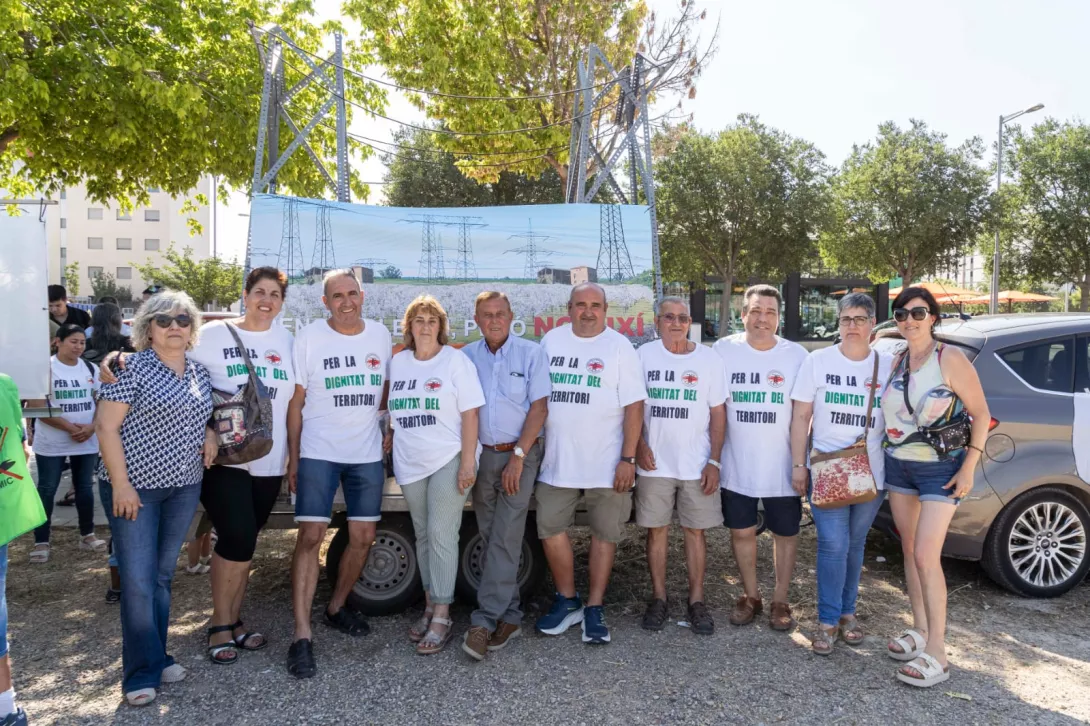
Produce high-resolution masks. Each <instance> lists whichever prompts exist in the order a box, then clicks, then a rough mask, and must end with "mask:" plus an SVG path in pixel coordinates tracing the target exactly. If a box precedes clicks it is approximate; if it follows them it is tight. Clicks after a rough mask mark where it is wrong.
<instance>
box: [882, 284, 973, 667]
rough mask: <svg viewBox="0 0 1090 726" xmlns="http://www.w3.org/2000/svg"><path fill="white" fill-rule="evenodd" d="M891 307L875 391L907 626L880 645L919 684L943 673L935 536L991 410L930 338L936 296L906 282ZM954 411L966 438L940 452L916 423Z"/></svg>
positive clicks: (965, 372) (968, 481)
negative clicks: (884, 363)
mask: <svg viewBox="0 0 1090 726" xmlns="http://www.w3.org/2000/svg"><path fill="white" fill-rule="evenodd" d="M892 307H893V318H894V320H895V321H896V323H897V329H898V331H899V332H900V333H901V336H902V337H903V338H904V339H905V342H906V343H907V344H908V346H907V349H906V350H905V351H904V352H903V353H901V354H900V355H899V356H898V357H897V358H896V360H895V361H894V365H893V370H892V372H891V374H890V377H889V380H888V381H887V382H886V385H885V388H884V389H883V391H882V413H883V414H884V416H885V426H886V437H885V447H886V462H885V466H886V489H887V490H888V491H889V493H890V494H889V499H890V508H891V509H892V510H893V520H894V522H895V523H896V525H897V531H898V532H899V533H900V535H901V549H902V550H903V552H904V564H905V582H906V584H907V587H908V598H909V600H910V602H911V603H912V627H911V628H909V629H907V630H905V631H904V632H902V633H901V634H900V635H899V636H897V637H896V638H894V639H893V640H891V641H890V642H889V646H888V648H889V656H890V657H891V658H893V659H894V660H899V661H908V662H907V663H906V664H905V665H904V666H902V667H901V668H900V669H899V670H898V671H897V679H898V680H900V681H902V682H904V683H907V684H909V685H911V686H917V687H922V688H929V687H931V686H933V685H936V684H938V683H942V682H943V681H945V680H947V679H948V678H949V677H950V667H949V665H947V661H946V577H945V576H944V575H943V572H942V563H941V560H940V558H941V556H942V546H943V542H944V541H945V540H946V530H947V529H948V528H949V526H950V520H951V519H952V518H953V516H954V511H955V508H956V507H957V504H958V502H959V501H961V499H962V498H963V497H965V496H966V495H967V494H968V493H969V492H970V491H971V490H972V488H973V472H974V470H975V469H976V465H977V462H979V461H980V457H981V454H982V453H983V451H984V444H985V442H986V440H987V438H988V426H989V423H990V421H991V414H990V413H989V411H988V402H987V401H986V400H985V399H984V391H983V389H982V388H981V386H980V379H979V377H978V376H977V373H976V369H975V368H974V367H973V364H972V363H971V362H970V361H969V359H968V358H966V357H965V354H964V353H962V352H961V350H959V349H958V348H957V347H955V346H952V345H951V346H946V345H943V344H942V343H940V342H938V341H937V340H936V339H935V336H934V327H935V324H936V323H937V322H938V321H939V304H938V303H937V302H936V301H935V298H934V296H933V295H932V294H931V293H930V292H928V291H927V290H925V289H924V288H920V287H906V288H905V289H904V290H902V291H901V294H899V295H898V296H897V298H896V299H895V300H894V301H893V306H892ZM963 412H966V413H968V415H969V416H970V417H971V419H972V429H971V435H970V437H969V442H968V444H967V445H965V446H964V447H961V448H958V449H956V450H953V451H949V452H945V453H940V451H939V450H937V449H936V448H934V447H933V446H932V443H931V441H932V440H933V438H929V437H927V436H925V433H926V430H927V429H931V428H932V427H935V426H940V425H943V424H947V423H950V422H954V423H956V422H958V421H960V419H961V417H962V416H963ZM940 448H944V447H942V446H940Z"/></svg>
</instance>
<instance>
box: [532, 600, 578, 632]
mask: <svg viewBox="0 0 1090 726" xmlns="http://www.w3.org/2000/svg"><path fill="white" fill-rule="evenodd" d="M581 622H583V601H582V600H580V599H579V595H578V593H577V594H576V595H575V597H564V596H563V595H561V594H560V593H559V592H558V593H556V599H554V600H553V606H552V608H550V609H549V612H548V613H546V614H545V615H543V616H541V617H540V618H538V619H537V624H536V626H535V627H536V628H537V630H538V632H540V633H544V634H545V635H560V634H561V633H563V632H564V631H565V630H567V629H568V628H570V627H571V626H573V625H575V624H576V623H581Z"/></svg>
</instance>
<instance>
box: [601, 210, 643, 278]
mask: <svg viewBox="0 0 1090 726" xmlns="http://www.w3.org/2000/svg"><path fill="white" fill-rule="evenodd" d="M599 209H600V210H601V213H600V217H601V229H602V233H601V234H602V241H601V244H600V246H599V247H598V262H597V263H596V264H595V269H597V271H598V279H599V280H602V281H607V282H620V281H621V280H631V279H632V278H633V277H635V276H636V273H635V270H634V269H633V267H632V258H631V256H629V254H628V245H627V244H625V241H624V224H623V223H622V222H621V205H619V204H603V205H601V206H600V207H599ZM603 261H604V262H605V264H603Z"/></svg>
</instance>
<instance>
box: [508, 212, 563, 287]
mask: <svg viewBox="0 0 1090 726" xmlns="http://www.w3.org/2000/svg"><path fill="white" fill-rule="evenodd" d="M507 239H519V240H526V244H524V245H523V246H522V247H516V248H515V249H513V250H507V251H506V252H504V254H507V252H514V253H515V254H518V255H525V256H526V262H525V264H524V265H523V266H522V276H523V277H525V278H528V279H530V280H536V279H537V272H538V269H539V268H540V267H541V265H544V264H547V263H549V262H550V261H551V260H549V259H548V257H549V252H548V251H546V250H542V249H539V248H538V244H539V243H541V242H544V241H545V240H547V239H552V237H550V236H549V235H547V234H539V233H537V232H534V220H532V219H530V220H527V231H525V232H523V233H522V234H513V235H511V236H510V237H508V238H507Z"/></svg>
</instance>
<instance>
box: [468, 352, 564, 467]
mask: <svg viewBox="0 0 1090 726" xmlns="http://www.w3.org/2000/svg"><path fill="white" fill-rule="evenodd" d="M462 352H464V353H465V354H466V355H467V356H469V359H470V360H471V361H473V365H474V366H476V367H477V377H478V378H480V380H481V388H483V389H484V400H485V403H484V406H482V407H481V408H480V409H479V410H480V426H479V430H480V435H479V436H480V440H481V443H482V444H485V445H486V446H497V445H499V444H510V443H512V442H514V441H518V439H519V436H521V435H522V426H523V424H524V423H525V422H526V414H527V412H528V411H529V410H530V404H531V403H533V402H534V401H536V400H538V399H539V398H548V397H549V394H550V393H551V392H552V390H553V384H552V381H551V380H550V379H549V361H548V359H547V358H546V357H545V349H544V348H542V347H541V346H540V345H538V344H537V343H534V342H532V341H529V340H525V339H523V338H520V337H518V336H517V335H508V336H507V340H506V341H504V344H503V345H502V346H500V349H499V350H497V351H496V352H495V353H493V352H492V351H490V350H489V349H488V343H487V342H485V339H484V338H481V339H480V340H476V341H474V342H472V343H470V344H469V345H467V346H466V347H464V348H462Z"/></svg>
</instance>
